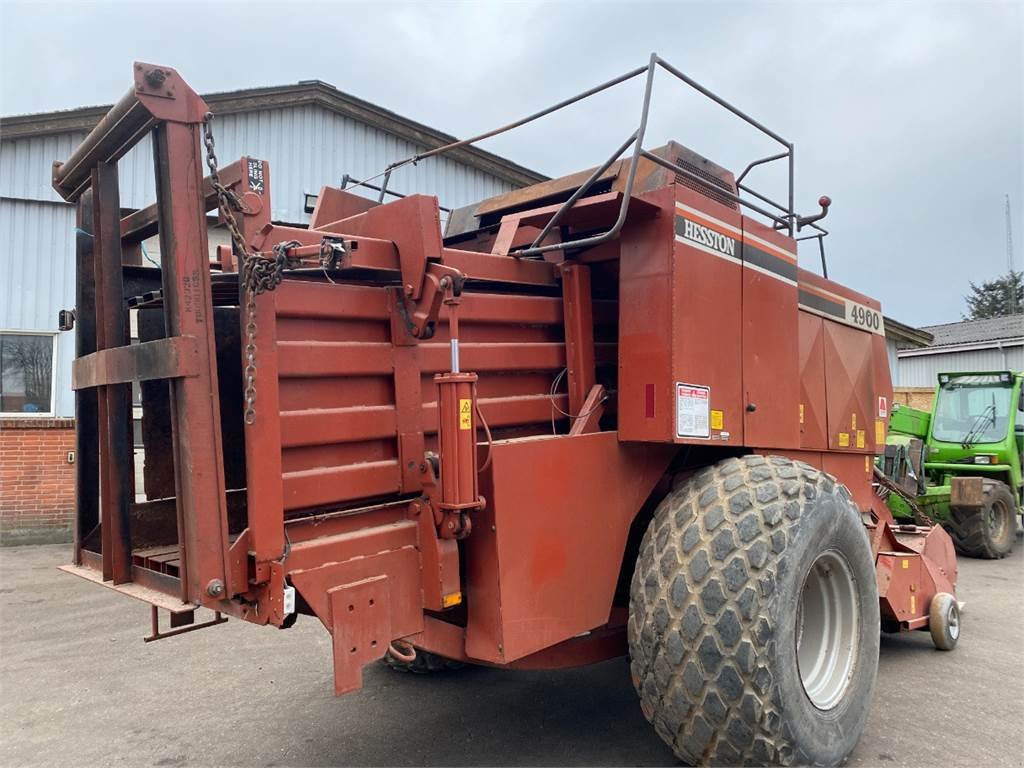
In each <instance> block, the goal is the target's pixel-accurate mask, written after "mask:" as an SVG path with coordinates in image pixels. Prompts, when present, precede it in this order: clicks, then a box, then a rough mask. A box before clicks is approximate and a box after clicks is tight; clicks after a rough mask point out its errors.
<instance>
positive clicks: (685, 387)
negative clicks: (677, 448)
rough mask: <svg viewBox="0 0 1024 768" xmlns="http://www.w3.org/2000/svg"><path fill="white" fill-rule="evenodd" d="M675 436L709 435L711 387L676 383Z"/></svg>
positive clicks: (707, 436)
mask: <svg viewBox="0 0 1024 768" xmlns="http://www.w3.org/2000/svg"><path fill="white" fill-rule="evenodd" d="M676 437H702V438H705V439H707V438H710V437H711V388H710V387H705V386H702V385H700V384H683V383H682V382H677V383H676Z"/></svg>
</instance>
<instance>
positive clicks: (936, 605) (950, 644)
mask: <svg viewBox="0 0 1024 768" xmlns="http://www.w3.org/2000/svg"><path fill="white" fill-rule="evenodd" d="M928 629H929V630H930V631H931V633H932V642H933V643H935V647H936V648H938V649H939V650H940V651H952V650H953V649H954V648H956V644H957V642H958V641H959V640H960V604H959V603H957V601H956V598H955V597H953V596H952V595H951V594H949V593H948V592H939V593H938V594H937V595H935V597H933V598H932V604H931V607H930V608H929V609H928Z"/></svg>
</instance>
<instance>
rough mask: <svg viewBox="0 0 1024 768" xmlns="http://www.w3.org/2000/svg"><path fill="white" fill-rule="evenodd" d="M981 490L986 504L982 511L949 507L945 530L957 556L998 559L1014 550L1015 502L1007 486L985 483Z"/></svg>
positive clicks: (991, 481)
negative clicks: (950, 538) (951, 540)
mask: <svg viewBox="0 0 1024 768" xmlns="http://www.w3.org/2000/svg"><path fill="white" fill-rule="evenodd" d="M983 487H984V492H985V501H984V503H983V504H982V506H981V508H980V509H978V508H974V507H950V509H949V513H950V514H949V521H948V522H947V523H946V525H945V528H946V530H947V531H948V532H949V535H950V536H951V537H952V539H953V544H954V545H955V546H956V551H957V552H958V553H959V554H961V555H966V556H967V557H980V558H983V559H985V560H998V559H1000V558H1003V557H1006V556H1007V555H1008V554H1010V552H1011V551H1012V550H1013V540H1014V539H1015V538H1016V535H1017V521H1016V520H1015V519H1014V517H1015V514H1016V511H1017V502H1016V500H1015V499H1014V498H1013V493H1012V492H1011V491H1010V488H1009V486H1007V485H1006V483H1003V482H1000V481H999V480H985V481H984V486H983Z"/></svg>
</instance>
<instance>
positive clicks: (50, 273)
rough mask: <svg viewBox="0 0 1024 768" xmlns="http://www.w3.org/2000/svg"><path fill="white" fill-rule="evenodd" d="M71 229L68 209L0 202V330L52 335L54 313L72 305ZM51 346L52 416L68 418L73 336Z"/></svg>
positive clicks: (72, 218)
mask: <svg viewBox="0 0 1024 768" xmlns="http://www.w3.org/2000/svg"><path fill="white" fill-rule="evenodd" d="M74 227H75V211H74V209H73V208H71V207H70V206H67V205H58V204H55V203H39V202H33V201H24V200H8V199H0V331H42V332H46V333H55V332H56V331H57V312H58V311H59V310H60V309H70V308H71V307H73V306H74V304H75V236H74ZM54 343H55V345H56V355H55V360H56V366H55V370H54V377H53V381H54V388H55V410H54V412H55V414H56V415H57V416H73V415H74V396H73V394H72V392H71V360H72V359H73V358H74V356H75V339H74V335H73V334H71V333H59V334H57V336H56V337H55V341H54Z"/></svg>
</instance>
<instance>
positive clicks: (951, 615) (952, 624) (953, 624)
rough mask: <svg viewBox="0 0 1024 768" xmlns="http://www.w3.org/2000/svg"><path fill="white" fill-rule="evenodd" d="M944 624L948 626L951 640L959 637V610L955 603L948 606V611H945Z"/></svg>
mask: <svg viewBox="0 0 1024 768" xmlns="http://www.w3.org/2000/svg"><path fill="white" fill-rule="evenodd" d="M946 624H947V625H948V626H949V636H950V637H951V638H952V639H953V640H956V639H957V638H958V637H960V611H959V610H958V609H957V607H956V603H952V604H951V605H950V606H949V611H948V612H947V613H946Z"/></svg>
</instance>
